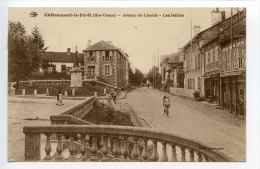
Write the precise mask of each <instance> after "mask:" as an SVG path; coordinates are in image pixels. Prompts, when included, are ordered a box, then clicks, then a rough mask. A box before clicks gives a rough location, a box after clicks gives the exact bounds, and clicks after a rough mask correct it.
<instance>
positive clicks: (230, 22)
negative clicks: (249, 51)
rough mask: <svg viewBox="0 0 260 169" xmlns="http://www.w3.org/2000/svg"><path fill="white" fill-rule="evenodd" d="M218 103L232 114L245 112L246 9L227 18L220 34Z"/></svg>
mask: <svg viewBox="0 0 260 169" xmlns="http://www.w3.org/2000/svg"><path fill="white" fill-rule="evenodd" d="M220 44H221V56H222V61H221V65H222V66H221V70H222V71H221V73H220V78H221V79H220V80H221V82H220V84H221V85H220V87H221V89H220V90H221V93H220V104H221V105H222V106H223V107H224V108H227V109H229V110H230V112H231V113H233V114H240V115H244V113H245V97H246V94H245V73H246V63H245V61H246V11H245V9H244V10H242V11H240V12H238V13H237V14H235V15H234V16H233V17H231V18H228V19H227V20H225V21H224V22H223V24H222V28H221V34H220Z"/></svg>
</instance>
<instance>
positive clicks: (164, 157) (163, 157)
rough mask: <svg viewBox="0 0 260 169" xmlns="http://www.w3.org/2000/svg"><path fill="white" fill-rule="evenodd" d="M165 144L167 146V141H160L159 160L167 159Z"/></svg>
mask: <svg viewBox="0 0 260 169" xmlns="http://www.w3.org/2000/svg"><path fill="white" fill-rule="evenodd" d="M166 146H167V143H166V142H165V141H163V142H162V157H161V159H160V161H168V156H167V152H166Z"/></svg>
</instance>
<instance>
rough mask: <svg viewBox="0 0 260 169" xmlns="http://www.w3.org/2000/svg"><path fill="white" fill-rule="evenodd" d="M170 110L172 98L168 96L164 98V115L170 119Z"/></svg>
mask: <svg viewBox="0 0 260 169" xmlns="http://www.w3.org/2000/svg"><path fill="white" fill-rule="evenodd" d="M169 108H170V98H169V97H168V96H163V114H165V115H166V116H167V117H169Z"/></svg>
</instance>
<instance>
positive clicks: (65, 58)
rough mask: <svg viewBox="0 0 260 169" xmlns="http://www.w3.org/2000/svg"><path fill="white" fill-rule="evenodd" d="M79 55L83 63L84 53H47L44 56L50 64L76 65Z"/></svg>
mask: <svg viewBox="0 0 260 169" xmlns="http://www.w3.org/2000/svg"><path fill="white" fill-rule="evenodd" d="M77 55H78V59H79V60H78V61H79V62H83V54H82V53H78V54H77V53H67V52H53V51H46V52H44V54H43V59H46V60H48V61H49V62H61V63H74V62H75V58H76V56H77Z"/></svg>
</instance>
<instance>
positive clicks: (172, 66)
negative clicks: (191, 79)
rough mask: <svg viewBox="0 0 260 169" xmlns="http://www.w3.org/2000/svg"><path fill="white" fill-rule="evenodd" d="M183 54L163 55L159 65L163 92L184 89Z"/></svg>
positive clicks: (180, 52)
mask: <svg viewBox="0 0 260 169" xmlns="http://www.w3.org/2000/svg"><path fill="white" fill-rule="evenodd" d="M183 61H184V56H183V52H182V51H179V52H177V53H173V54H169V55H164V56H163V59H162V61H161V63H160V67H161V73H162V86H163V88H164V89H165V90H169V88H170V87H174V88H183V87H184V71H183Z"/></svg>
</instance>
